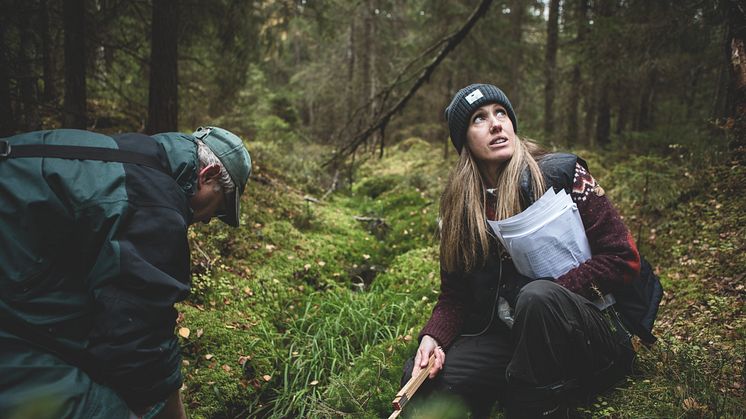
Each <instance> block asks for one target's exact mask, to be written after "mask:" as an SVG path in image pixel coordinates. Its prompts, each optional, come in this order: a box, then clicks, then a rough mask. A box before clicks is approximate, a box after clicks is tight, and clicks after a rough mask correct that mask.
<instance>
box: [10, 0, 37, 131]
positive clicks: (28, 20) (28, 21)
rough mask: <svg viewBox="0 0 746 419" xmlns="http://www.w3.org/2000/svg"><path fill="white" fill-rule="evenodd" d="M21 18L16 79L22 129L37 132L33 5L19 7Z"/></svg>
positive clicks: (19, 20) (19, 22)
mask: <svg viewBox="0 0 746 419" xmlns="http://www.w3.org/2000/svg"><path fill="white" fill-rule="evenodd" d="M19 11H20V16H19V19H18V21H17V23H18V33H19V36H20V48H19V53H18V69H19V75H18V76H17V77H16V79H17V81H18V87H19V92H20V96H21V97H20V99H21V100H20V105H21V106H20V111H19V113H18V115H19V116H20V117H21V120H22V122H21V129H23V130H25V131H36V130H38V129H40V125H41V119H40V118H39V101H38V99H37V96H38V95H37V88H36V81H37V73H36V71H35V68H34V65H33V64H34V51H36V48H35V43H34V38H35V36H34V33H33V26H32V17H33V14H34V10H32V9H31V5H29V4H24V5H22V6H19Z"/></svg>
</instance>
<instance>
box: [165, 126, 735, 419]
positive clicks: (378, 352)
mask: <svg viewBox="0 0 746 419" xmlns="http://www.w3.org/2000/svg"><path fill="white" fill-rule="evenodd" d="M642 140H644V139H641V141H642ZM630 144H632V145H627V146H626V147H633V145H634V144H635V142H634V141H631V142H630ZM252 146H253V147H252V156H253V157H254V160H255V163H256V166H255V171H254V174H253V175H252V180H251V181H250V184H249V187H248V194H246V195H245V196H244V199H243V215H242V219H241V222H242V226H241V227H240V228H239V229H236V230H232V229H229V228H227V227H223V226H222V225H219V224H220V223H211V224H208V225H201V226H197V227H195V228H194V229H193V230H191V233H190V240H191V245H192V265H193V266H192V267H193V273H194V277H193V293H192V296H191V297H190V298H189V300H187V301H186V302H184V303H182V304H179V306H178V309H179V312H180V316H179V322H178V325H177V333H178V334H179V335H180V336H181V337H180V339H181V344H182V349H183V372H184V376H185V382H184V387H183V390H184V397H185V403H186V406H187V409H188V413H189V414H190V416H191V417H195V418H233V417H239V418H248V417H262V418H263V417H276V418H290V417H351V418H359V417H388V415H389V414H390V413H391V410H390V409H391V407H390V406H391V400H392V398H393V396H394V394H395V393H396V392H397V390H398V388H399V379H400V376H401V367H402V364H403V363H404V361H405V359H406V358H407V357H408V356H411V354H413V352H414V350H415V349H416V341H417V333H418V331H419V329H420V328H421V327H422V325H423V324H424V323H425V321H426V320H427V318H428V316H429V313H430V311H431V310H432V306H433V304H434V301H435V299H436V298H437V295H438V283H439V280H438V275H437V271H438V262H437V255H438V243H437V239H436V234H437V222H436V217H437V212H438V205H439V202H438V199H439V194H440V191H441V190H442V187H443V184H444V182H445V178H446V176H447V173H448V170H449V168H450V167H451V166H452V164H453V161H452V159H453V157H451V160H444V158H443V157H442V154H443V151H442V145H437V146H436V145H432V144H429V143H427V142H425V141H422V140H419V139H415V138H413V139H409V140H406V141H404V142H402V143H400V144H398V145H397V146H395V147H391V148H390V149H388V150H387V153H386V157H385V158H383V159H378V158H374V157H373V156H370V157H369V158H362V159H361V158H358V162H357V163H356V165H357V167H356V170H355V173H354V177H353V178H352V179H350V176H349V174H342V175H341V176H340V177H346V178H347V182H350V180H351V181H352V182H351V183H350V184H349V185H350V187H349V188H346V189H343V190H341V191H337V192H334V193H332V194H330V195H328V196H326V198H325V199H323V200H320V201H316V199H313V198H310V197H309V196H313V197H315V198H321V196H322V195H324V191H325V189H326V188H327V187H328V185H329V184H330V183H331V177H330V176H328V175H325V174H324V172H323V171H322V170H321V169H320V164H319V162H320V161H322V160H321V156H324V155H326V154H325V153H327V152H328V150H325V149H324V148H323V147H319V146H312V145H310V144H304V143H302V142H299V143H298V144H287V143H286V144H285V145H279V146H278V145H270V144H263V143H261V142H257V143H254V144H252ZM578 153H579V154H581V155H583V156H584V157H586V158H587V160H588V162H589V165H590V169H591V171H592V173H593V174H594V175H595V176H596V178H597V179H598V180H599V182H600V183H601V185H602V186H603V187H604V188H605V189H606V191H607V193H608V194H609V196H610V197H611V199H612V200H613V202H614V203H615V205H616V206H617V207H618V208H619V210H620V212H621V213H622V214H623V215H624V216H625V218H626V221H627V224H628V226H629V228H630V229H631V230H632V232H633V234H634V235H635V236H636V237H637V239H638V243H639V246H640V248H641V251H642V253H643V254H644V255H645V256H646V257H647V258H648V259H649V260H650V261H651V262H652V263H653V265H654V266H655V268H656V271H657V272H658V274H659V275H660V277H661V280H662V282H663V284H664V287H665V295H664V299H663V303H662V305H661V309H660V313H659V316H658V320H657V323H656V329H655V333H656V334H657V335H658V337H659V341H658V343H656V344H655V345H653V346H651V347H641V348H640V350H639V352H638V363H637V368H636V372H635V374H634V375H633V376H631V377H630V378H629V379H628V380H627V381H626V382H623V383H620V385H619V387H618V388H617V389H614V390H612V391H609V392H607V393H604V394H602V395H601V396H600V397H599V398H597V399H596V400H595V401H593V402H592V403H590V404H588V405H582V406H578V408H577V415H579V416H586V417H625V418H626V417H629V418H638V417H713V418H715V417H742V415H743V412H744V411H746V403H745V402H744V400H746V397H745V396H746V395H745V394H744V375H745V371H746V370H745V366H744V354H746V344H745V339H744V332H745V330H744V326H745V320H744V297H745V296H746V289H744V283H745V282H744V275H745V274H746V272H745V271H746V269H744V268H746V252H744V250H745V249H744V246H745V242H744V241H745V240H746V200H745V199H744V181H746V170H744V167H743V166H742V165H739V164H737V163H735V162H731V161H730V160H729V157H728V155H727V154H722V153H719V152H716V151H713V150H710V151H707V152H706V153H705V152H703V153H702V154H701V155H697V150H682V149H680V148H678V146H676V145H673V146H671V145H666V146H661V149H660V150H659V151H657V152H655V153H654V154H653V155H651V156H650V157H634V156H636V155H638V154H637V153H635V150H633V149H629V148H627V149H621V148H620V149H619V150H618V151H615V152H607V153H603V154H602V153H598V152H595V153H591V152H587V151H578ZM361 161H362V163H361ZM437 409H438V410H437V411H433V412H432V413H433V415H432V417H459V415H460V412H459V411H458V409H457V408H454V407H453V406H452V405H448V406H438V407H437ZM500 415H501V414H500V412H499V411H498V410H496V411H495V417H500Z"/></svg>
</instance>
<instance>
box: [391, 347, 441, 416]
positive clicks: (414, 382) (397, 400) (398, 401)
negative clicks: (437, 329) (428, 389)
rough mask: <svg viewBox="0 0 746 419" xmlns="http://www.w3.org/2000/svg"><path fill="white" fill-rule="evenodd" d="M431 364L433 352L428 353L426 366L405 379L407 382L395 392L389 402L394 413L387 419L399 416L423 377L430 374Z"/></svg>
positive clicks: (433, 358)
mask: <svg viewBox="0 0 746 419" xmlns="http://www.w3.org/2000/svg"><path fill="white" fill-rule="evenodd" d="M433 364H435V354H434V353H433V354H432V355H430V359H429V360H428V362H427V368H425V369H423V370H421V371H420V373H419V374H417V376H416V377H412V378H410V379H409V381H407V384H404V387H402V388H401V390H399V392H398V393H396V397H394V400H393V401H392V402H391V404H392V405H393V406H394V413H392V414H391V416H389V419H394V418H396V417H397V416H399V414H400V413H401V410H402V408H403V407H404V405H405V404H407V402H408V401H409V400H411V399H412V396H414V393H415V391H417V389H418V388H420V385H422V383H423V382H424V381H425V378H427V376H428V375H429V374H430V370H431V369H432V368H433Z"/></svg>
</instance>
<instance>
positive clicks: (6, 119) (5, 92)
mask: <svg viewBox="0 0 746 419" xmlns="http://www.w3.org/2000/svg"><path fill="white" fill-rule="evenodd" d="M5 30H6V25H0V137H7V136H9V135H11V134H13V133H14V132H15V131H16V121H15V117H14V115H13V107H12V106H11V102H10V74H9V71H8V68H9V66H10V57H9V51H8V44H7V43H6V42H5Z"/></svg>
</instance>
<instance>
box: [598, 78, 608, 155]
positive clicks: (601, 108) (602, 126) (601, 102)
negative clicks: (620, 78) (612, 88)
mask: <svg viewBox="0 0 746 419" xmlns="http://www.w3.org/2000/svg"><path fill="white" fill-rule="evenodd" d="M610 134H611V106H610V105H609V89H606V88H602V89H601V91H600V92H599V98H598V119H597V120H596V142H597V144H598V145H599V146H601V147H603V146H606V145H608V144H609V142H610V139H611V137H610Z"/></svg>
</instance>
